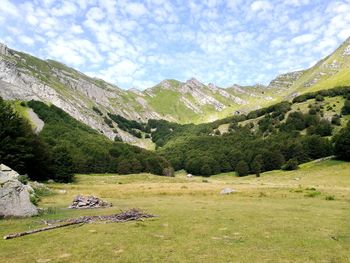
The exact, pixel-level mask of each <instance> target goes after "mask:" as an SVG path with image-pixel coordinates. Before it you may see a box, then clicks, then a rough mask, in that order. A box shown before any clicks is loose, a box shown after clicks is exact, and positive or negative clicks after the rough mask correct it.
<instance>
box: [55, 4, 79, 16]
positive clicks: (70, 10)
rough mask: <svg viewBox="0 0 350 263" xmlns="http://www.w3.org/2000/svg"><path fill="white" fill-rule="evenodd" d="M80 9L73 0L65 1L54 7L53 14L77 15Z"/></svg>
mask: <svg viewBox="0 0 350 263" xmlns="http://www.w3.org/2000/svg"><path fill="white" fill-rule="evenodd" d="M77 11H78V9H77V6H76V5H75V4H73V3H71V2H68V1H64V2H63V4H61V5H59V6H57V7H55V8H52V10H51V14H52V15H53V16H68V15H75V14H76V12H77Z"/></svg>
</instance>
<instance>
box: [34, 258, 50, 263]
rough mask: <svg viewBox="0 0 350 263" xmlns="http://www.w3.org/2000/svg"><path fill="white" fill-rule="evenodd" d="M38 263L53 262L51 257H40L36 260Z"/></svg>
mask: <svg viewBox="0 0 350 263" xmlns="http://www.w3.org/2000/svg"><path fill="white" fill-rule="evenodd" d="M36 262H37V263H47V262H51V259H49V258H47V259H44V258H39V259H37V260H36Z"/></svg>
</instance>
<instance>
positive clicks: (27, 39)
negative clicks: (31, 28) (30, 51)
mask: <svg viewBox="0 0 350 263" xmlns="http://www.w3.org/2000/svg"><path fill="white" fill-rule="evenodd" d="M18 39H19V41H20V42H22V43H23V44H25V45H28V46H33V45H34V40H33V39H32V38H30V37H28V36H24V35H21V36H19V38H18Z"/></svg>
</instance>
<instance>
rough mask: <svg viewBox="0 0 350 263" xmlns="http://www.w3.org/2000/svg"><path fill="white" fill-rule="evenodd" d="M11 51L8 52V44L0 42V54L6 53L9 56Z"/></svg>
mask: <svg viewBox="0 0 350 263" xmlns="http://www.w3.org/2000/svg"><path fill="white" fill-rule="evenodd" d="M8 54H9V53H8V49H7V46H6V45H4V44H2V43H0V55H5V56H7V55H8Z"/></svg>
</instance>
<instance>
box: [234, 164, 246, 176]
mask: <svg viewBox="0 0 350 263" xmlns="http://www.w3.org/2000/svg"><path fill="white" fill-rule="evenodd" d="M248 172H249V167H248V164H247V163H246V162H245V161H239V162H238V163H237V166H236V173H237V175H238V176H246V175H248Z"/></svg>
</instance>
